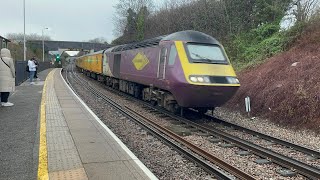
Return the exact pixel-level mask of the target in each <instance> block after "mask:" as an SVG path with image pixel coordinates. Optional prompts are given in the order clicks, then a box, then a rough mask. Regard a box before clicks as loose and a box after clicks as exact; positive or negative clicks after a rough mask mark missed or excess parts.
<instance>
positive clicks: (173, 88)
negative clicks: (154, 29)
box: [76, 31, 240, 113]
mask: <svg viewBox="0 0 320 180" xmlns="http://www.w3.org/2000/svg"><path fill="white" fill-rule="evenodd" d="M76 66H77V67H78V68H79V69H80V70H81V71H82V72H83V73H85V74H86V75H88V76H91V77H93V78H95V79H97V80H98V81H102V82H104V83H105V84H106V85H108V86H111V87H113V88H115V89H118V90H120V91H123V92H125V93H128V94H131V95H132V96H135V97H136V98H140V99H143V100H145V101H149V102H151V103H153V104H155V105H158V106H161V107H163V108H165V109H167V110H169V111H172V112H182V110H183V108H192V109H195V110H198V111H199V112H201V113H205V112H206V111H207V110H208V109H214V108H215V107H218V106H221V105H223V104H224V103H225V102H226V101H228V100H229V99H230V98H231V97H232V96H233V95H234V94H235V92H236V91H237V89H238V88H239V87H240V83H239V80H238V79H237V76H236V74H235V71H234V69H233V67H232V65H231V64H230V61H229V59H228V57H227V55H226V53H225V51H224V49H223V46H222V45H221V44H220V43H219V42H218V41H217V40H216V39H214V38H213V37H211V36H209V35H207V34H204V33H201V32H197V31H181V32H176V33H173V34H170V35H166V36H160V37H157V38H153V39H148V40H144V41H142V42H138V43H132V44H125V45H119V46H115V47H112V48H109V49H106V50H102V51H99V52H95V53H91V54H86V55H84V56H81V57H78V58H77V59H76Z"/></svg>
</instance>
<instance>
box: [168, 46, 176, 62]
mask: <svg viewBox="0 0 320 180" xmlns="http://www.w3.org/2000/svg"><path fill="white" fill-rule="evenodd" d="M176 56H177V49H176V46H175V45H174V44H173V45H171V50H170V56H169V62H168V64H169V65H173V64H174V60H175V59H176Z"/></svg>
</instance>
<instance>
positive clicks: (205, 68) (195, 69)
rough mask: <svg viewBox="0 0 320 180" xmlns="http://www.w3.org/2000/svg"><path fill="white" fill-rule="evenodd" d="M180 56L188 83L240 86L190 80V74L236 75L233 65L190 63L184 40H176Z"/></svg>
mask: <svg viewBox="0 0 320 180" xmlns="http://www.w3.org/2000/svg"><path fill="white" fill-rule="evenodd" d="M175 45H176V48H177V52H178V56H179V59H180V62H181V66H182V70H183V72H184V76H185V78H186V80H187V82H188V83H190V84H195V85H205V86H240V85H239V84H209V83H194V82H192V81H190V80H189V76H190V75H208V76H232V77H236V73H235V72H234V70H233V68H232V66H231V65H230V64H229V65H220V64H204V63H193V64H191V63H189V60H188V57H187V54H186V51H185V49H184V44H183V42H182V41H175Z"/></svg>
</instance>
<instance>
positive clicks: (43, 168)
mask: <svg viewBox="0 0 320 180" xmlns="http://www.w3.org/2000/svg"><path fill="white" fill-rule="evenodd" d="M53 71H54V70H52V71H51V72H50V73H49V74H48V76H47V78H46V80H45V82H44V86H43V90H42V99H41V108H40V142H39V164H38V180H47V179H49V174H48V152H47V134H46V133H47V128H46V97H47V95H46V93H47V89H46V88H47V82H48V80H49V79H52V77H53V76H52V74H53Z"/></svg>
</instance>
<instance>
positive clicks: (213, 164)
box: [66, 74, 254, 179]
mask: <svg viewBox="0 0 320 180" xmlns="http://www.w3.org/2000/svg"><path fill="white" fill-rule="evenodd" d="M72 75H73V77H74V80H75V81H76V82H77V83H79V84H82V85H83V87H85V88H86V89H87V90H88V91H90V92H91V93H92V94H93V95H94V96H96V97H98V98H100V99H102V100H104V101H105V102H107V103H108V104H109V105H111V106H112V107H113V108H115V109H117V111H119V112H121V113H122V114H123V115H124V116H126V117H127V118H129V119H131V120H133V121H135V122H136V123H138V124H140V125H141V126H142V127H144V128H145V129H146V130H148V131H149V132H150V133H151V134H153V135H154V136H155V137H157V138H159V139H160V140H161V141H163V142H165V143H166V144H167V145H169V146H170V147H172V148H174V149H175V150H176V151H178V152H180V153H181V154H183V155H184V156H185V157H186V158H187V159H189V160H191V161H193V162H195V163H196V164H198V165H199V166H201V167H202V168H203V169H204V170H206V171H207V172H208V173H210V174H214V175H215V176H216V177H217V178H218V179H235V177H236V178H239V179H254V178H253V177H252V176H251V175H248V174H246V173H244V172H242V171H241V170H239V169H237V168H236V167H234V166H231V165H229V164H228V163H226V162H224V161H222V160H220V159H219V158H218V157H215V156H214V155H212V154H209V153H207V152H205V151H204V150H202V149H201V148H199V147H197V146H195V145H193V144H192V143H190V142H188V141H186V140H184V139H183V138H181V137H180V136H178V135H177V134H175V133H173V132H172V131H170V130H168V129H166V128H164V127H162V126H160V125H159V124H157V123H156V122H154V121H152V120H150V119H148V118H146V117H143V116H141V115H139V114H138V113H136V112H135V111H134V110H132V109H130V108H129V107H126V106H124V107H122V106H121V105H119V104H117V103H116V102H114V101H113V100H111V99H109V98H108V97H106V96H105V95H104V94H103V93H102V92H100V91H99V90H97V89H95V88H93V87H91V86H90V85H88V84H87V83H85V82H83V81H82V80H81V79H79V77H77V75H75V74H72ZM66 78H68V77H66ZM67 82H68V83H69V85H71V83H70V82H69V80H68V81H67ZM71 86H72V85H71ZM222 169H223V170H222Z"/></svg>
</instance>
